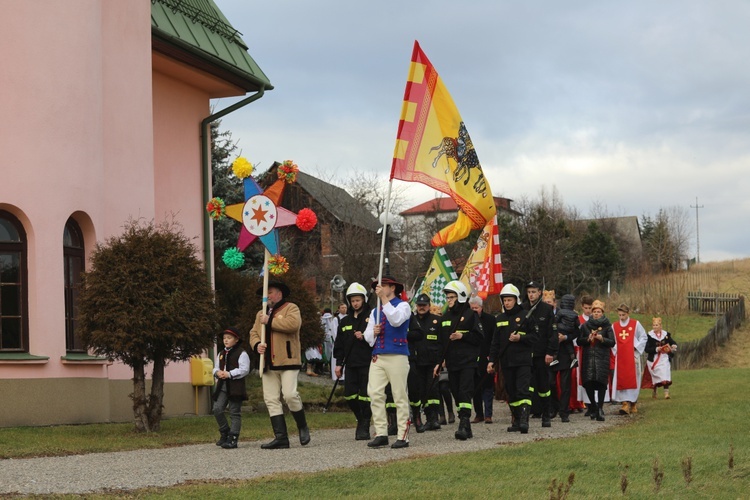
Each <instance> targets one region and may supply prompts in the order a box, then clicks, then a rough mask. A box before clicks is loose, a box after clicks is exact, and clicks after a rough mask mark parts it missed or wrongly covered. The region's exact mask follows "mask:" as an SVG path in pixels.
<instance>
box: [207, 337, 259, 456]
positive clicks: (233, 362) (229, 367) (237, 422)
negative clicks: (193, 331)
mask: <svg viewBox="0 0 750 500" xmlns="http://www.w3.org/2000/svg"><path fill="white" fill-rule="evenodd" d="M222 342H223V344H224V348H223V349H220V350H219V352H218V354H217V356H216V365H215V366H214V370H213V374H214V378H216V388H215V389H214V394H213V400H214V408H213V414H214V417H215V418H216V423H217V424H219V433H220V434H221V438H220V439H219V441H217V442H216V446H221V447H222V448H224V449H232V448H237V441H238V440H239V437H240V428H241V426H242V415H241V410H242V402H243V401H245V400H247V390H246V389H245V377H247V375H248V373H250V357H249V356H248V355H247V352H245V348H244V347H243V346H242V339H240V332H239V331H238V330H237V329H236V328H227V329H226V330H224V333H223V334H222ZM227 406H229V417H230V419H231V426H230V425H229V424H228V423H227V417H226V416H225V415H224V410H226V408H227Z"/></svg>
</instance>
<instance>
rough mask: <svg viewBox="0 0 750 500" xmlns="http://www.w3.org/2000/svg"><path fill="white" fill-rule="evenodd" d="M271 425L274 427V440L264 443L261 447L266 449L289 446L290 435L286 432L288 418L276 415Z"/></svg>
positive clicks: (272, 418)
mask: <svg viewBox="0 0 750 500" xmlns="http://www.w3.org/2000/svg"><path fill="white" fill-rule="evenodd" d="M271 427H273V435H274V439H273V441H271V442H270V443H266V444H263V445H261V446H260V447H261V448H263V449H264V450H277V449H280V448H289V436H287V433H286V420H284V415H274V416H273V417H271Z"/></svg>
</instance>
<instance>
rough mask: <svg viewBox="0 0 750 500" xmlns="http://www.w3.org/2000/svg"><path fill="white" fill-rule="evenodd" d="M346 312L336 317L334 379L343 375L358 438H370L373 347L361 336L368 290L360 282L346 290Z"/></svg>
mask: <svg viewBox="0 0 750 500" xmlns="http://www.w3.org/2000/svg"><path fill="white" fill-rule="evenodd" d="M346 303H347V305H348V308H347V314H346V315H345V316H342V317H341V319H339V328H338V333H337V334H336V341H335V342H334V344H333V357H334V358H335V359H336V378H337V379H339V378H341V376H342V375H343V371H344V367H345V366H346V378H345V379H344V399H346V402H347V404H348V405H349V408H350V409H351V410H352V413H354V416H355V417H356V418H357V430H356V432H355V434H354V438H355V439H356V440H357V441H364V440H367V439H370V420H371V419H372V411H371V410H370V397H369V396H368V395H367V381H368V377H369V373H370V361H371V360H372V347H370V344H368V343H367V341H366V340H365V337H364V332H365V329H367V322H368V321H369V318H370V307H369V306H368V305H367V289H366V288H365V287H364V286H362V285H360V284H359V283H352V284H351V285H349V288H347V290H346Z"/></svg>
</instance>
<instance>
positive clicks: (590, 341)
mask: <svg viewBox="0 0 750 500" xmlns="http://www.w3.org/2000/svg"><path fill="white" fill-rule="evenodd" d="M578 345H579V346H581V348H582V350H583V363H582V366H581V378H582V380H583V387H584V388H585V389H586V394H587V395H588V397H589V401H591V410H592V411H591V418H592V419H593V418H596V419H597V420H598V421H600V422H603V421H604V395H605V393H606V392H607V382H608V380H609V353H610V351H611V349H612V347H614V345H615V333H614V330H612V324H611V323H610V322H609V319H608V318H607V317H606V316H605V315H604V302H602V301H600V300H595V301H594V304H593V305H592V306H591V317H590V318H589V320H588V321H587V322H586V323H584V324H583V325H581V335H580V337H578ZM595 392H596V395H597V396H598V398H597V399H594V393H595Z"/></svg>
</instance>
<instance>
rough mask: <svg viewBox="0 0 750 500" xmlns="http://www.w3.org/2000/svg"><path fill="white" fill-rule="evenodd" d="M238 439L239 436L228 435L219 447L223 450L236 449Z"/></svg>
mask: <svg viewBox="0 0 750 500" xmlns="http://www.w3.org/2000/svg"><path fill="white" fill-rule="evenodd" d="M239 439H240V436H239V434H229V435H228V436H227V440H226V442H224V444H222V445H221V447H222V448H224V449H225V450H231V449H233V448H237V441H238V440H239Z"/></svg>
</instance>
